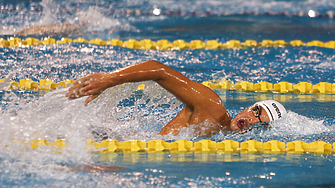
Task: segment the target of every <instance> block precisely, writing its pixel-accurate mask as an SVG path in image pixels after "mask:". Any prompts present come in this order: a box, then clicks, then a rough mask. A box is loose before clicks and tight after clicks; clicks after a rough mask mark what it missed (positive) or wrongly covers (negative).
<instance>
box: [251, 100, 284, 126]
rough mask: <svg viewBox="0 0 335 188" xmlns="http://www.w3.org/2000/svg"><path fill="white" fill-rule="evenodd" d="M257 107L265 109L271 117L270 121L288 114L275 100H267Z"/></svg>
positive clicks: (259, 103) (258, 103)
mask: <svg viewBox="0 0 335 188" xmlns="http://www.w3.org/2000/svg"><path fill="white" fill-rule="evenodd" d="M255 105H259V106H261V107H263V109H264V110H265V111H266V113H267V114H268V116H269V119H270V121H274V120H277V119H279V118H281V117H282V116H283V115H285V114H287V112H286V110H285V108H284V106H283V105H282V104H280V103H279V102H277V101H275V100H266V101H260V102H257V103H256V104H255Z"/></svg>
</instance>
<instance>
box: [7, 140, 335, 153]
mask: <svg viewBox="0 0 335 188" xmlns="http://www.w3.org/2000/svg"><path fill="white" fill-rule="evenodd" d="M16 144H19V143H16ZM28 144H29V145H30V147H31V148H32V149H37V148H38V147H41V146H54V148H55V149H56V150H58V151H61V150H64V149H65V148H66V140H64V139H58V140H55V141H54V142H49V141H48V140H46V139H40V140H31V141H30V142H29V143H28ZM6 147H7V146H6ZM86 148H87V149H88V151H92V152H100V153H120V152H123V153H129V152H148V153H154V152H170V153H182V152H195V153H238V152H240V153H277V154H278V153H296V154H304V153H313V154H332V153H334V152H335V142H334V143H333V146H332V145H331V144H330V143H327V142H324V141H315V142H312V143H306V142H303V141H300V140H295V141H292V142H288V143H284V142H280V141H278V140H271V141H268V142H264V143H262V142H258V141H255V140H248V141H245V142H241V143H240V142H237V141H233V140H224V141H221V142H215V141H212V140H206V139H205V140H201V141H198V142H192V141H189V140H183V139H181V140H177V141H174V142H166V141H164V140H159V139H157V140H150V141H148V142H142V141H140V140H135V139H134V140H128V141H125V142H119V141H117V140H112V139H107V140H103V141H101V142H95V141H92V140H89V139H87V145H86Z"/></svg>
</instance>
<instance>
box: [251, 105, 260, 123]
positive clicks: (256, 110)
mask: <svg viewBox="0 0 335 188" xmlns="http://www.w3.org/2000/svg"><path fill="white" fill-rule="evenodd" d="M252 112H253V113H254V116H255V117H256V118H258V119H259V122H260V123H262V120H261V114H262V108H260V107H259V106H258V105H256V106H254V107H253V108H252Z"/></svg>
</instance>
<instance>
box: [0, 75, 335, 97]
mask: <svg viewBox="0 0 335 188" xmlns="http://www.w3.org/2000/svg"><path fill="white" fill-rule="evenodd" d="M5 81H6V79H5V78H2V79H0V83H3V82H5ZM73 82H74V80H71V79H66V80H63V81H60V82H58V83H57V82H53V81H52V79H49V78H47V79H41V80H39V81H38V82H35V81H33V80H32V79H31V78H25V79H21V80H20V81H19V82H15V81H11V82H10V83H9V86H8V87H9V89H11V90H32V91H38V90H40V91H52V90H56V89H57V88H66V87H68V86H69V85H71V84H72V83H73ZM202 84H203V85H205V86H207V87H209V88H211V89H213V90H225V91H229V90H233V91H245V92H259V93H281V94H285V93H286V94H290V93H292V94H330V95H334V94H335V83H328V82H319V83H318V84H315V85H313V84H311V83H309V82H299V83H297V84H293V83H290V82H283V81H282V82H278V83H275V84H273V83H269V82H258V83H255V84H254V83H252V82H249V81H239V82H236V83H234V82H232V81H229V80H225V79H223V80H209V81H204V82H202ZM145 89H147V88H146V87H145V85H144V84H140V85H139V86H138V87H137V90H145Z"/></svg>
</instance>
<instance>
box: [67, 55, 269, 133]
mask: <svg viewBox="0 0 335 188" xmlns="http://www.w3.org/2000/svg"><path fill="white" fill-rule="evenodd" d="M147 80H152V81H155V82H156V83H158V84H159V85H161V86H162V87H163V88H164V89H166V90H168V91H169V92H170V93H172V94H173V95H175V96H176V97H177V98H178V99H179V100H180V101H182V102H183V103H185V105H186V106H185V107H184V108H183V109H182V110H181V111H180V112H179V114H178V115H177V116H176V117H174V118H173V119H172V120H171V121H170V122H169V123H167V124H166V125H165V126H164V127H163V128H162V130H161V131H160V134H161V135H166V134H169V133H171V132H172V134H173V135H178V134H179V132H180V129H181V128H184V127H188V126H189V125H192V124H196V125H197V126H199V127H198V131H196V133H197V134H198V135H199V136H207V137H210V136H212V135H215V134H218V133H219V132H220V131H227V130H231V131H237V130H241V129H242V128H245V127H248V126H251V125H253V124H254V123H258V122H259V119H258V118H257V117H255V115H254V113H253V112H252V110H251V109H252V107H248V108H246V109H245V110H244V111H242V112H241V113H240V114H238V115H237V116H236V117H235V118H234V119H233V120H232V119H231V117H230V115H229V113H228V112H227V110H226V108H225V107H224V105H223V103H222V101H221V98H220V97H219V96H218V95H217V94H216V93H215V92H214V91H213V90H211V89H210V88H208V87H206V86H204V85H202V84H200V83H197V82H194V81H192V80H190V79H188V78H186V77H185V76H184V75H182V74H181V73H179V72H178V71H175V70H173V69H172V68H170V67H168V66H166V65H164V64H162V63H159V62H157V61H152V60H151V61H145V62H142V63H139V64H136V65H132V66H128V67H125V68H122V69H119V70H116V71H114V72H111V73H94V74H91V75H89V76H86V77H83V78H81V79H79V80H77V81H75V82H74V83H73V86H72V87H71V88H69V91H68V93H67V94H66V96H67V97H68V98H69V99H70V100H72V99H77V98H80V97H84V96H88V97H87V99H86V101H85V106H86V105H87V104H88V103H89V102H90V101H92V100H93V99H95V98H97V97H98V96H99V95H100V94H101V93H102V92H103V91H104V90H105V89H107V88H109V87H113V86H116V85H120V84H123V83H126V82H140V81H147ZM206 120H207V122H209V125H201V124H199V125H198V124H197V123H201V122H204V121H206ZM261 120H262V121H268V120H269V118H268V117H267V115H266V113H263V114H262V115H261ZM201 126H202V127H201Z"/></svg>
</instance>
